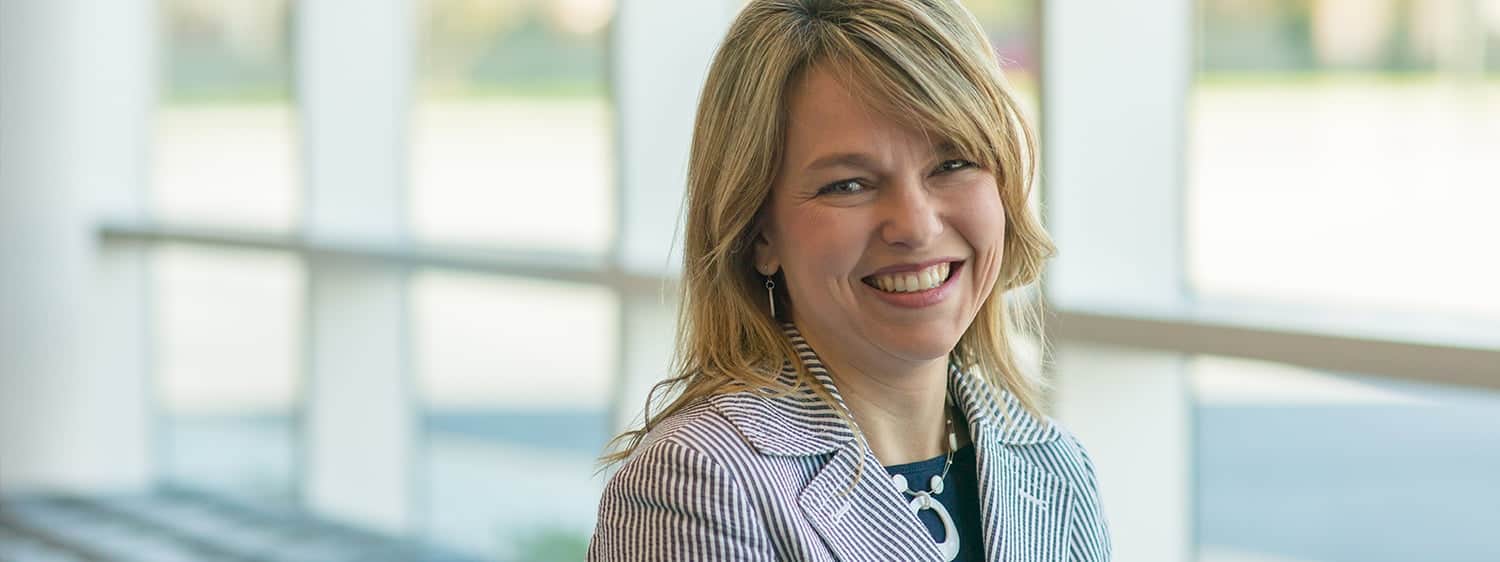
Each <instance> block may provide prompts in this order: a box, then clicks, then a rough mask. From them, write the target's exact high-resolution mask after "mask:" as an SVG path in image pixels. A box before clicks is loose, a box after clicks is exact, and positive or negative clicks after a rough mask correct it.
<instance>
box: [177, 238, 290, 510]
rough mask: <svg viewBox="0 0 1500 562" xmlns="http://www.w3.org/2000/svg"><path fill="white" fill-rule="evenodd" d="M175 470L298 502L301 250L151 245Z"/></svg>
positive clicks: (262, 497) (215, 484)
mask: <svg viewBox="0 0 1500 562" xmlns="http://www.w3.org/2000/svg"><path fill="white" fill-rule="evenodd" d="M152 275H153V280H152V283H153V295H152V301H151V302H152V306H153V307H154V313H153V318H154V322H155V332H156V334H155V335H156V337H155V341H156V352H155V361H156V386H157V394H158V404H160V414H161V416H162V428H163V430H164V435H162V437H163V438H164V440H165V443H163V444H162V445H163V452H164V453H165V458H164V462H165V464H166V466H165V472H166V478H167V479H168V480H170V481H173V482H175V483H179V484H186V485H189V486H192V487H196V488H200V489H208V490H212V491H214V492H219V493H224V494H228V495H232V496H236V497H238V498H241V499H245V500H250V501H255V502H269V503H278V504H286V505H290V504H291V503H292V502H293V501H294V500H295V498H294V491H295V489H296V486H297V483H296V478H297V475H296V472H295V468H296V451H297V447H298V443H299V439H298V438H297V433H296V427H297V424H296V419H297V412H298V404H299V402H300V400H301V398H300V396H301V392H300V381H299V373H300V372H301V361H302V336H301V334H302V318H303V306H304V285H303V267H302V262H301V261H299V260H298V259H296V258H295V257H294V256H290V255H285V254H278V253H269V252H260V251H242V250H224V249H208V248H199V247H193V246H178V245H166V246H159V247H157V248H156V249H155V250H154V253H153V270H152Z"/></svg>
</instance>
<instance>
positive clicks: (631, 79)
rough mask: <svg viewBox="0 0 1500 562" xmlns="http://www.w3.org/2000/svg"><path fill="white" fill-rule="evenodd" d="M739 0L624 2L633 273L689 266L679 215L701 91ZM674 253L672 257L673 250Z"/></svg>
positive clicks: (624, 134) (626, 227) (623, 114)
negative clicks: (684, 262) (684, 259)
mask: <svg viewBox="0 0 1500 562" xmlns="http://www.w3.org/2000/svg"><path fill="white" fill-rule="evenodd" d="M741 5H742V2H740V1H738V0H712V1H701V2H678V1H666V0H622V1H621V2H620V5H619V12H617V13H616V18H615V24H614V33H613V37H612V39H613V44H612V45H611V53H610V55H611V62H612V64H613V68H612V74H613V76H612V80H613V81H612V82H611V85H612V87H613V91H614V98H615V107H616V108H617V111H618V120H619V121H618V122H619V133H618V136H617V138H618V141H619V142H618V149H619V155H618V159H619V169H620V177H619V181H620V185H621V197H620V205H621V208H620V213H621V217H622V219H623V220H621V221H620V241H619V243H618V248H619V250H618V251H619V260H620V262H621V264H622V265H623V266H624V267H626V268H627V269H630V270H632V271H637V272H642V273H648V274H658V273H671V274H675V273H676V272H677V270H678V268H679V267H681V255H682V247H681V243H680V242H676V243H675V245H674V241H676V240H680V239H681V233H680V232H678V233H677V234H678V236H676V237H675V238H674V236H673V234H674V232H675V231H676V230H678V229H680V226H679V222H678V216H679V211H680V210H681V208H682V194H683V190H684V188H685V186H686V185H687V159H688V148H689V146H690V145H691V142H692V138H693V116H694V115H695V114H696V112H697V108H698V93H699V91H700V90H701V89H702V88H703V79H704V77H705V76H707V74H708V65H709V63H710V62H711V61H712V59H713V53H714V49H715V48H717V47H718V44H719V41H720V40H721V39H723V37H724V32H725V31H726V30H728V28H729V22H730V20H731V19H732V18H733V17H734V15H735V14H736V13H737V12H738V10H739V7H740V6H741ZM669 247H670V248H671V249H672V250H673V253H672V255H671V257H670V258H669V257H668V254H667V249H668V248H669Z"/></svg>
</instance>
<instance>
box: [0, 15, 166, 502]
mask: <svg viewBox="0 0 1500 562" xmlns="http://www.w3.org/2000/svg"><path fill="white" fill-rule="evenodd" d="M152 8H153V5H152V4H150V3H148V2H145V1H142V0H125V1H121V2H109V3H104V4H101V5H97V6H96V5H93V3H86V2H80V1H57V2H28V1H26V0H0V493H12V492H25V491H37V490H65V491H72V492H83V493H88V492H120V491H138V490H141V489H143V488H144V487H145V486H146V485H147V484H149V482H150V479H151V463H150V454H149V451H150V450H151V447H150V431H149V427H150V423H149V408H148V400H149V398H148V393H147V389H148V386H147V382H146V380H147V379H146V359H145V356H144V354H145V351H146V349H148V345H147V342H146V341H145V337H146V336H145V333H146V330H145V318H144V307H143V303H142V299H141V296H142V295H143V294H144V277H143V275H144V273H143V271H144V270H143V268H142V261H141V256H140V254H139V252H138V250H136V249H133V248H113V247H104V246H101V245H100V243H99V241H98V239H97V237H96V236H95V233H94V227H95V225H96V223H97V220H98V219H99V218H100V217H102V216H111V217H121V218H132V217H135V216H138V214H139V213H140V210H141V207H140V201H141V197H140V194H141V193H142V176H143V173H144V161H145V159H144V155H143V154H142V152H141V147H142V146H145V144H146V143H145V140H146V139H147V138H149V135H147V134H146V131H145V117H146V115H147V109H148V107H149V105H150V100H151V96H152V88H153V86H154V83H153V82H152V80H153V79H154V77H155V76H156V73H155V72H154V66H153V65H152V61H153V60H154V57H153V55H152V53H151V50H152V47H153V45H152V40H151V38H152V37H153V33H154V29H155V28H154V25H153V23H154V20H153V18H154V14H155V10H153V9H152Z"/></svg>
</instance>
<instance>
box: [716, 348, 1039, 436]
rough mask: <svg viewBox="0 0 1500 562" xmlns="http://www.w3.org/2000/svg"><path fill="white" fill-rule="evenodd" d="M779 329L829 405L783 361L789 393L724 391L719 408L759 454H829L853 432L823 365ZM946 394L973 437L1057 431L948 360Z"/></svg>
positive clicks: (780, 375) (1004, 393)
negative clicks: (829, 398)
mask: <svg viewBox="0 0 1500 562" xmlns="http://www.w3.org/2000/svg"><path fill="white" fill-rule="evenodd" d="M782 329H783V331H784V332H785V333H786V336H787V338H788V339H789V340H790V341H791V344H792V347H793V348H795V349H796V352H797V357H798V358H799V359H800V360H801V361H802V364H803V365H805V366H806V367H807V370H808V372H810V373H812V375H813V378H814V379H816V381H817V384H821V385H822V386H823V388H824V389H826V390H827V391H828V393H829V394H831V395H832V396H833V398H834V404H829V403H827V402H826V401H824V400H822V399H821V398H819V397H818V396H817V394H815V393H814V392H813V390H812V389H811V388H809V387H808V386H807V385H805V384H801V383H800V381H798V378H797V369H796V367H794V366H793V365H792V364H791V363H790V362H784V363H783V365H782V368H781V371H780V373H778V375H777V379H778V380H779V381H780V382H782V383H783V384H785V385H786V386H787V387H790V388H793V390H792V391H791V392H787V393H777V394H772V395H769V396H762V395H757V394H755V393H752V392H750V391H743V392H737V393H733V394H727V395H723V396H721V397H720V399H719V400H718V409H719V411H720V412H721V413H723V415H724V417H725V418H727V419H728V420H729V422H730V423H732V424H734V425H735V427H736V428H737V429H739V431H740V433H741V434H743V435H744V436H745V439H746V440H747V441H749V442H750V444H751V446H753V447H755V449H756V450H757V451H758V452H759V453H761V454H763V455H777V456H806V455H819V454H826V453H831V452H834V451H836V450H838V449H840V448H842V447H843V446H844V445H845V444H846V443H848V442H850V441H853V440H854V432H853V431H852V430H850V428H849V426H848V425H846V424H845V422H844V420H843V419H842V418H840V417H839V416H838V414H837V412H838V411H840V410H842V411H846V412H847V411H848V409H847V406H846V405H845V404H844V399H843V397H842V396H841V395H840V394H839V391H838V387H836V386H835V385H834V383H833V378H832V377H830V376H829V374H828V369H827V368H825V367H824V366H823V362H822V361H821V360H820V359H818V356H817V353H815V352H814V351H813V349H812V347H811V346H809V345H808V344H807V340H806V339H804V338H803V337H802V334H801V332H800V331H798V330H797V327H796V326H795V325H793V324H792V323H790V322H784V323H782ZM948 393H949V395H950V396H952V397H953V402H954V404H956V405H958V407H959V410H960V411H962V412H963V414H964V416H965V417H966V418H967V419H968V422H969V427H970V428H971V432H973V433H974V434H976V435H978V434H979V433H980V432H985V433H987V434H990V435H993V436H994V438H995V439H996V440H997V441H999V442H1000V443H1002V444H1005V445H1030V444H1036V443H1044V442H1048V441H1052V440H1054V439H1057V438H1058V437H1059V435H1060V432H1059V430H1058V428H1057V427H1056V425H1055V424H1053V423H1052V422H1051V421H1050V420H1046V419H1038V418H1037V417H1036V416H1033V415H1031V414H1030V413H1029V412H1027V411H1026V409H1025V408H1022V407H1021V404H1020V402H1019V401H1018V400H1017V399H1016V397H1015V395H1013V394H1011V393H1010V392H1009V391H1006V390H1003V389H992V385H990V384H989V383H988V382H986V381H985V380H984V379H982V378H981V377H980V376H979V375H978V374H977V373H974V372H972V371H970V372H964V371H962V370H960V369H959V368H958V365H957V364H955V363H953V362H952V361H950V362H949V364H948ZM835 408H837V410H836V409H835ZM1002 412H1003V413H1002ZM1007 420H1009V423H1007Z"/></svg>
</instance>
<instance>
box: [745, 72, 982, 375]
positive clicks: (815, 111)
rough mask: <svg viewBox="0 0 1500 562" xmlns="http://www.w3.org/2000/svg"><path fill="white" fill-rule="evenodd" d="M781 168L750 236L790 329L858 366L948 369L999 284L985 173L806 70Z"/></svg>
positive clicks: (791, 111) (795, 92)
mask: <svg viewBox="0 0 1500 562" xmlns="http://www.w3.org/2000/svg"><path fill="white" fill-rule="evenodd" d="M789 95H790V97H789V99H788V102H789V107H788V120H787V127H788V129H787V136H786V144H785V153H784V157H783V161H782V164H781V168H780V170H779V171H778V173H777V176H776V180H775V185H774V186H773V188H772V194H771V200H770V202H769V206H768V207H767V212H766V214H765V215H764V221H763V223H762V230H761V232H762V235H761V236H760V237H759V238H758V239H757V240H756V246H755V259H756V269H757V270H759V271H760V273H761V274H762V275H769V274H772V273H775V272H776V271H777V270H780V271H782V272H783V274H784V278H785V284H786V285H787V292H788V294H789V295H790V299H791V302H792V304H793V308H792V311H793V315H794V316H793V318H792V320H793V322H795V323H796V324H797V325H798V327H799V328H800V329H801V330H802V331H803V332H804V333H806V334H807V337H808V339H809V340H810V341H812V342H814V343H815V344H816V345H817V346H820V347H822V348H827V349H819V353H820V354H821V355H836V356H838V357H841V358H843V359H844V360H845V361H852V362H855V363H859V364H860V365H859V366H860V367H861V368H862V369H889V370H896V369H910V368H912V367H917V366H920V365H928V364H931V363H933V362H934V361H939V360H941V361H944V362H945V363H946V356H947V354H948V352H949V351H951V350H952V349H953V347H954V346H955V345H956V344H957V343H958V340H959V337H960V336H962V335H963V333H964V331H965V330H967V329H968V327H969V324H970V323H971V322H973V320H974V317H975V315H976V314H977V313H978V311H979V307H980V305H982V304H983V303H984V301H985V299H986V298H987V297H988V295H989V294H990V290H991V289H992V288H993V287H994V284H995V280H996V278H997V277H998V276H999V271H1000V260H1001V249H1002V247H1003V239H1004V232H1005V214H1004V209H1003V208H1002V206H1001V201H1000V194H999V190H998V189H997V186H996V179H995V175H994V173H993V172H992V171H990V170H986V169H983V168H980V167H979V166H978V165H977V164H975V163H973V162H972V161H971V160H969V159H968V158H967V157H966V156H964V155H961V154H958V153H956V152H954V151H953V150H952V149H951V148H949V147H947V146H946V143H944V142H942V139H938V138H935V137H929V136H927V135H924V134H923V133H922V132H921V131H917V130H912V129H908V128H906V127H905V126H903V125H901V124H900V123H898V122H896V121H894V120H891V119H888V118H886V117H884V116H882V115H880V114H879V113H878V112H877V111H875V110H874V109H872V108H870V107H867V106H865V105H864V104H862V103H860V102H859V101H858V100H857V99H856V98H855V97H854V96H852V95H851V94H850V93H849V91H848V90H847V89H846V88H844V87H843V86H842V85H841V84H840V83H839V82H838V81H837V80H836V79H834V78H833V77H832V76H831V75H829V74H827V73H825V72H823V71H821V70H818V69H816V68H815V69H813V70H811V71H810V72H809V73H808V74H807V75H805V76H804V78H803V79H802V80H800V81H799V83H796V84H795V85H794V87H793V89H792V90H791V91H790V92H789Z"/></svg>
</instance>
